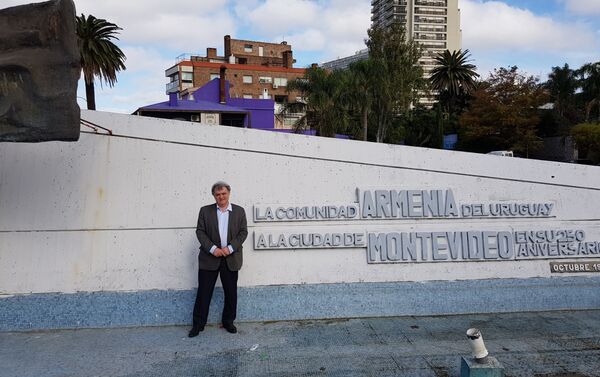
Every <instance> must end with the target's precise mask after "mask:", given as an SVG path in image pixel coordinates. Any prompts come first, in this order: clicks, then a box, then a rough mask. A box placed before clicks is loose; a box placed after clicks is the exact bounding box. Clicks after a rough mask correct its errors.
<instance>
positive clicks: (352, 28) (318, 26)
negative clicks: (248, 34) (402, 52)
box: [234, 0, 371, 63]
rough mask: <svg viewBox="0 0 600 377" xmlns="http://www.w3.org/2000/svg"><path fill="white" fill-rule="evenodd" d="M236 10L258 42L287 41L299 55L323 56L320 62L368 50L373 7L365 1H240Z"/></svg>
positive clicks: (319, 57)
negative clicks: (259, 39)
mask: <svg viewBox="0 0 600 377" xmlns="http://www.w3.org/2000/svg"><path fill="white" fill-rule="evenodd" d="M234 9H235V12H236V15H237V18H238V19H239V20H240V22H243V23H244V26H245V27H246V28H248V29H250V30H253V32H254V33H256V35H257V38H261V39H262V40H268V41H272V42H279V41H281V40H282V38H285V40H287V41H288V42H290V44H291V45H292V48H293V49H294V51H295V52H300V53H307V52H308V53H310V52H319V54H318V55H319V56H318V57H317V59H319V61H324V60H330V59H335V58H337V57H340V56H348V55H352V54H354V52H355V51H357V50H360V49H363V48H365V44H364V39H365V38H366V37H367V29H368V28H369V27H370V26H371V18H370V17H371V7H370V3H369V2H368V1H364V0H345V1H344V0H330V1H308V0H288V1H281V0H265V1H258V0H250V1H243V0H239V1H238V3H237V4H236V5H235V6H234ZM310 55H314V54H310ZM296 57H298V54H296ZM305 63H309V62H305Z"/></svg>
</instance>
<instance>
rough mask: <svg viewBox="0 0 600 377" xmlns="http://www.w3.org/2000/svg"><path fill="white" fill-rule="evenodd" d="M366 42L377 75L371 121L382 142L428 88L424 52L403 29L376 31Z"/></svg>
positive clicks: (391, 27)
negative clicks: (422, 65)
mask: <svg viewBox="0 0 600 377" xmlns="http://www.w3.org/2000/svg"><path fill="white" fill-rule="evenodd" d="M368 34H369V39H367V40H366V41H365V43H366V45H367V47H368V48H369V59H370V60H371V64H373V71H374V72H375V73H376V74H375V75H373V76H372V79H373V85H372V88H373V93H372V95H373V98H372V101H373V102H372V110H371V113H372V114H373V116H372V118H374V123H375V124H376V125H377V136H376V141H377V142H383V141H384V140H385V139H386V137H387V134H388V131H389V129H390V127H391V125H392V124H393V123H394V120H395V118H402V117H406V116H408V114H409V111H410V107H411V106H412V105H413V104H415V103H416V102H417V100H418V95H419V93H423V92H424V91H425V89H426V80H425V79H424V78H423V69H422V68H421V66H420V65H419V58H420V57H421V49H420V47H419V45H418V43H416V42H415V41H414V40H412V39H407V38H406V32H405V30H404V27H403V26H402V25H401V24H399V23H394V24H392V25H390V27H388V28H385V29H382V28H373V29H369V31H368Z"/></svg>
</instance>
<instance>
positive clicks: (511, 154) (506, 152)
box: [487, 151, 514, 157]
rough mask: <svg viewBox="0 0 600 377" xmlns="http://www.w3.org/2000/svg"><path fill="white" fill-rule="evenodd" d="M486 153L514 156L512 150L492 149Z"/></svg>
mask: <svg viewBox="0 0 600 377" xmlns="http://www.w3.org/2000/svg"><path fill="white" fill-rule="evenodd" d="M487 154H492V155H494V156H504V157H514V156H513V151H492V152H488V153H487Z"/></svg>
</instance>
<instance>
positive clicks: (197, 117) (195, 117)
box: [191, 114, 200, 122]
mask: <svg viewBox="0 0 600 377" xmlns="http://www.w3.org/2000/svg"><path fill="white" fill-rule="evenodd" d="M191 119H192V122H200V115H197V114H195V115H192V118H191Z"/></svg>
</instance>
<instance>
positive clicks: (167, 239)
mask: <svg viewBox="0 0 600 377" xmlns="http://www.w3.org/2000/svg"><path fill="white" fill-rule="evenodd" d="M82 117H83V118H84V119H87V120H89V121H92V122H94V123H96V124H99V125H101V126H103V127H107V128H110V129H112V130H113V132H114V136H107V135H106V134H105V133H104V132H103V133H102V134H94V133H88V129H84V131H86V133H83V134H82V135H81V139H80V141H79V142H76V143H59V142H50V143H42V144H9V143H2V144H0V294H2V295H14V294H25V293H43V292H78V291H137V290H148V289H191V288H193V287H195V286H196V281H195V280H196V271H197V270H196V269H197V264H196V255H197V240H196V238H195V233H194V228H195V223H196V218H197V213H198V209H199V208H200V206H201V205H204V204H207V203H211V202H212V201H213V199H212V197H211V195H210V192H209V191H210V186H211V184H212V183H213V182H215V181H217V180H221V179H224V180H226V181H227V182H229V183H230V184H231V186H232V188H233V190H232V201H233V202H234V203H237V204H240V205H242V206H244V207H245V208H246V212H247V215H248V218H249V228H250V229H249V230H250V236H249V237H248V240H247V241H246V243H245V251H244V267H243V269H242V272H241V274H240V285H241V286H257V285H278V284H303V283H334V282H363V281H365V282H394V281H425V280H457V279H486V278H527V277H547V276H550V270H549V267H548V260H532V261H501V262H448V263H407V264H377V265H374V264H367V263H366V251H365V249H361V248H356V249H335V250H332V249H311V250H261V251H254V250H253V249H252V247H253V246H252V232H253V231H264V232H270V231H279V230H285V231H294V232H304V231H312V230H315V231H324V230H325V229H328V230H337V231H339V230H343V231H353V230H355V231H357V232H366V231H372V232H385V231H393V230H401V229H402V230H408V229H410V230H411V231H419V230H423V231H435V230H444V231H446V230H474V229H477V230H486V229H493V230H513V229H523V230H529V229H562V228H567V229H584V230H585V231H586V235H587V237H586V240H589V241H594V240H595V241H600V220H599V219H600V210H599V209H598V203H600V174H599V173H600V168H598V167H589V166H580V165H570V164H560V163H552V162H543V161H534V160H525V159H518V158H505V157H498V156H487V155H479V154H469V153H460V152H450V151H440V150H429V149H421V148H412V147H405V146H392V145H380V144H375V143H364V142H356V141H344V140H331V139H325V138H317V137H308V136H301V135H286V134H278V133H269V132H266V131H259V130H247V129H235V128H229V127H215V126H205V125H199V124H197V123H185V122H175V121H166V120H159V119H152V118H143V117H136V116H127V115H118V114H110V113H102V112H89V111H83V112H82ZM357 187H360V188H363V189H364V188H380V189H398V190H400V189H415V190H419V189H427V188H438V189H446V188H451V189H452V190H453V192H454V194H455V196H456V200H457V202H459V203H463V202H488V201H512V202H552V203H554V205H555V208H554V210H553V215H556V217H553V218H549V219H494V221H487V220H486V221H484V220H480V219H479V220H478V219H450V220H449V219H418V220H354V221H349V222H348V223H340V222H319V223H314V222H301V223H269V224H263V223H257V224H254V223H253V222H252V220H251V219H252V208H253V206H254V205H257V206H266V205H271V204H277V203H280V204H285V205H299V206H304V205H309V206H310V205H325V204H351V203H353V202H354V200H355V189H356V188H357Z"/></svg>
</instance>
